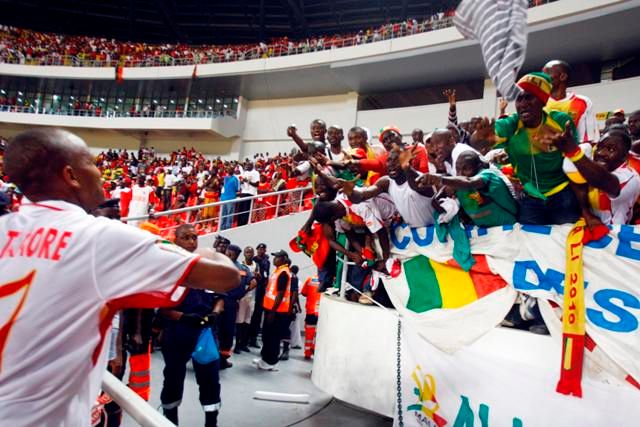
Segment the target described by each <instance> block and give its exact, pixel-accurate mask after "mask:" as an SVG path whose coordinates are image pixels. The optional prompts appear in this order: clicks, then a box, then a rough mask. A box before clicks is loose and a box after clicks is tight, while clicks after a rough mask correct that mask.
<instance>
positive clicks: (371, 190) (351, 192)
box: [338, 177, 389, 203]
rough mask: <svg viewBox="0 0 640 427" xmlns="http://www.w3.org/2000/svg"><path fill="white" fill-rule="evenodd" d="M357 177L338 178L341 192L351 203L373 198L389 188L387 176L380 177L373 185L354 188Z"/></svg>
mask: <svg viewBox="0 0 640 427" xmlns="http://www.w3.org/2000/svg"><path fill="white" fill-rule="evenodd" d="M358 179H359V177H356V180H354V181H345V180H343V179H339V180H338V183H339V185H340V188H341V189H342V192H343V193H344V194H345V196H347V198H348V199H349V200H350V201H351V202H353V203H362V202H364V201H365V200H369V199H373V198H374V197H376V196H378V195H379V194H381V193H384V192H386V191H387V190H388V189H389V178H387V177H382V178H380V179H379V180H378V181H376V183H375V184H374V185H371V186H369V187H364V188H356V181H357V180H358Z"/></svg>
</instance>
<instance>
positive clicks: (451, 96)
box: [442, 89, 456, 107]
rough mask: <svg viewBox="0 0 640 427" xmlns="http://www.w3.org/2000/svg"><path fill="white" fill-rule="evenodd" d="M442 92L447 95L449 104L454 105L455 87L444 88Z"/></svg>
mask: <svg viewBox="0 0 640 427" xmlns="http://www.w3.org/2000/svg"><path fill="white" fill-rule="evenodd" d="M442 94H443V95H444V96H446V97H447V101H449V106H450V107H454V106H455V105H456V90H455V89H445V90H444V91H443V92H442Z"/></svg>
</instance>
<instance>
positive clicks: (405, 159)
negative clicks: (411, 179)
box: [398, 146, 418, 169]
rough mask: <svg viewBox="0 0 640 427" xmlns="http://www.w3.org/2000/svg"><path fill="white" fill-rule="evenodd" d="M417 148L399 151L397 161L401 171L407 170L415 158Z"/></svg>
mask: <svg viewBox="0 0 640 427" xmlns="http://www.w3.org/2000/svg"><path fill="white" fill-rule="evenodd" d="M417 148H418V147H415V146H414V147H411V148H407V149H404V150H401V151H400V154H399V155H398V161H399V162H400V167H401V168H402V169H409V167H410V166H411V161H412V160H413V159H415V158H416V155H417V151H416V150H417Z"/></svg>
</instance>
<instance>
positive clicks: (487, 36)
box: [453, 0, 527, 101]
mask: <svg viewBox="0 0 640 427" xmlns="http://www.w3.org/2000/svg"><path fill="white" fill-rule="evenodd" d="M453 23H454V24H455V26H456V27H457V28H458V30H459V31H460V32H461V33H462V35H463V36H464V37H465V38H468V39H477V40H478V41H479V42H480V47H481V49H482V56H483V58H484V63H485V66H486V67H487V72H488V73H489V76H490V77H491V79H492V80H493V82H494V83H495V85H496V87H497V88H498V90H499V91H500V93H501V94H502V96H504V97H505V98H506V99H507V100H508V101H513V100H515V99H516V97H517V96H518V93H519V92H520V89H519V88H518V87H517V86H516V78H517V74H518V71H519V70H520V68H521V67H522V64H523V63H524V59H525V54H526V51H527V0H462V2H460V4H459V5H458V9H457V10H456V15H455V16H454V18H453Z"/></svg>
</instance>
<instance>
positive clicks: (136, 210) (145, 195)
mask: <svg viewBox="0 0 640 427" xmlns="http://www.w3.org/2000/svg"><path fill="white" fill-rule="evenodd" d="M153 192H154V190H153V187H148V186H144V187H138V186H137V185H134V186H133V189H132V190H131V202H130V203H129V216H143V215H146V214H148V213H149V196H151V193H153Z"/></svg>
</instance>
